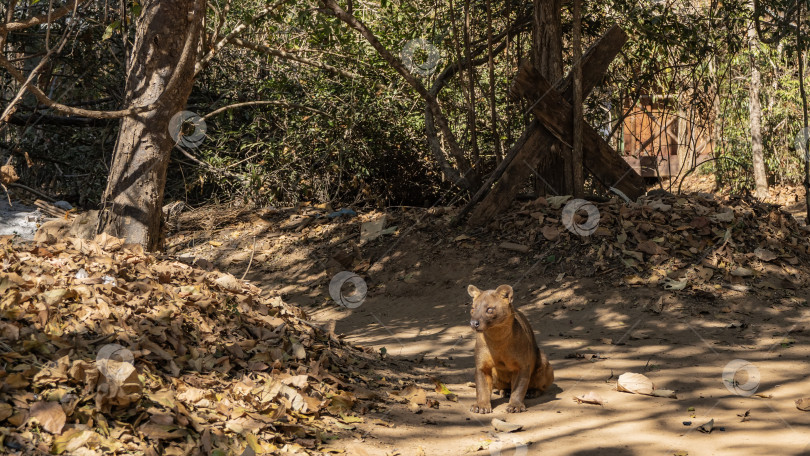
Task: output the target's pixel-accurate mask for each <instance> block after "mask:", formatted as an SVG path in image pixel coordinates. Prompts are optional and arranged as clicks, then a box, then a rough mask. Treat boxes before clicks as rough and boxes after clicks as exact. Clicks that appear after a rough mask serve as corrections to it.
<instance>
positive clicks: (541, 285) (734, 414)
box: [213, 223, 810, 456]
mask: <svg viewBox="0 0 810 456" xmlns="http://www.w3.org/2000/svg"><path fill="white" fill-rule="evenodd" d="M414 227H416V225H414ZM237 231H238V229H237ZM221 234H222V236H224V237H227V236H228V235H231V237H233V236H235V234H234V233H232V232H231V233H221ZM457 236H458V233H455V232H453V233H450V232H449V231H448V230H447V229H445V228H441V227H440V226H439V224H437V225H436V226H434V227H430V226H424V223H423V224H422V225H420V227H419V228H417V229H413V230H402V232H401V233H400V234H399V235H398V236H396V237H385V238H380V240H378V241H374V242H372V243H370V244H368V245H366V246H363V247H362V249H361V250H362V251H361V252H360V258H354V259H353V260H351V258H350V259H349V260H348V261H349V263H352V261H353V264H355V265H356V264H357V263H358V262H361V261H362V260H367V261H369V263H370V266H371V267H370V268H369V269H368V271H367V274H366V276H367V279H366V281H365V282H366V285H367V287H368V292H367V295H366V297H365V300H364V301H362V304H360V305H359V307H357V308H355V309H347V308H345V307H341V306H339V305H337V304H336V303H335V302H334V301H333V300H332V299H331V298H330V297H329V281H330V280H331V278H332V277H334V275H335V274H336V273H337V272H339V271H340V270H341V269H345V268H344V267H343V265H340V264H337V263H336V262H335V261H334V260H329V257H330V255H333V254H334V253H335V252H336V251H338V250H340V249H341V245H340V243H339V242H338V243H337V244H335V239H339V238H340V235H339V233H335V234H334V235H331V236H330V235H324V236H322V237H323V239H326V241H324V242H322V243H318V242H314V241H309V242H308V241H307V240H306V239H302V238H301V237H300V236H299V237H298V238H296V244H295V246H293V247H291V248H285V249H284V250H283V255H281V256H278V255H268V256H266V257H264V258H260V257H257V260H255V261H257V266H255V267H254V268H253V270H252V271H251V272H250V273H249V274H248V278H250V279H251V280H254V281H256V282H260V283H261V284H262V285H263V286H264V287H265V288H266V289H268V290H273V292H278V290H281V292H282V293H283V296H284V298H285V300H286V301H288V302H294V303H296V304H298V305H300V306H301V307H302V308H304V309H305V310H306V311H307V312H308V313H309V315H310V316H311V317H312V318H313V319H314V320H315V321H316V322H317V323H320V324H324V325H328V324H330V323H331V322H334V324H335V326H336V332H337V333H339V334H344V335H345V337H346V338H347V339H349V340H351V341H352V342H354V343H357V344H360V345H363V346H368V347H372V348H373V349H374V350H375V351H377V352H379V351H380V349H383V348H384V349H385V352H386V353H387V356H388V357H390V358H391V359H395V360H399V361H402V364H404V365H405V366H406V368H405V373H404V374H403V376H404V377H405V379H406V380H407V379H408V378H410V379H413V380H414V381H416V383H417V384H418V386H420V387H423V388H425V389H427V390H429V391H431V392H430V393H429V394H428V397H429V398H435V399H438V400H439V408H438V409H432V408H427V409H425V410H424V411H423V412H421V413H420V414H414V413H412V412H411V411H409V410H408V409H407V407H405V406H404V405H403V406H399V405H395V406H392V407H390V408H389V409H388V410H386V411H385V412H371V413H369V414H367V415H366V416H365V423H360V424H358V428H359V429H360V430H361V431H362V435H363V438H358V439H356V440H355V441H341V442H333V445H336V446H339V447H343V448H345V449H346V450H347V453H348V454H351V455H361V456H362V455H396V454H400V455H403V456H410V455H419V454H425V455H429V456H433V455H460V454H473V455H488V454H491V455H497V454H502V455H512V454H514V455H521V454H544V455H577V456H584V455H673V454H689V455H693V456H694V455H748V454H750V455H810V433H808V427H809V426H810V413H807V412H802V411H800V410H798V409H797V408H796V406H795V405H794V400H795V399H798V398H800V397H806V396H808V395H810V378H809V377H808V372H810V323H808V322H810V307H808V301H807V298H808V294H807V292H806V290H802V289H800V290H795V291H794V290H771V289H768V288H763V289H759V288H751V289H747V290H744V291H733V290H723V293H718V294H715V295H707V294H701V293H694V292H693V293H687V292H674V291H666V290H664V289H662V287H660V286H656V287H648V286H637V287H630V286H628V285H627V284H625V283H624V282H622V281H618V282H617V281H616V277H615V274H606V273H596V272H594V270H593V268H591V267H587V265H585V266H583V264H582V262H581V261H577V260H581V258H579V259H577V258H562V259H557V260H556V261H553V262H552V264H549V261H548V258H546V256H545V255H546V254H545V253H544V252H541V251H538V250H537V249H533V250H531V251H530V252H528V253H525V254H522V253H514V252H509V251H506V250H503V249H500V248H498V247H497V244H496V243H493V242H491V241H488V240H486V239H485V237H484V236H483V235H481V237H480V239H479V236H478V234H477V233H476V232H469V233H467V234H465V236H468V238H462V239H461V240H459V238H458V237H457ZM243 239H244V237H243ZM329 239H331V241H329ZM245 243H246V242H243V248H242V251H241V253H239V254H238V255H235V256H229V257H227V258H230V260H229V261H232V262H233V263H232V269H233V271H234V273H235V274H237V273H238V274H237V275H241V273H242V272H243V271H244V261H245V259H246V255H245V249H244V244H245ZM343 250H347V249H343ZM247 251H248V253H249V249H248V250H247ZM355 252H356V250H355ZM225 258H226V257H220V258H219V259H217V258H214V259H213V260H214V262H215V263H217V260H219V261H220V262H224V261H225V260H224V259H225ZM237 260H238V261H241V263H237ZM236 264H238V265H239V266H238V267H236V266H235V265H236ZM468 283H473V284H476V285H477V286H479V287H481V288H494V287H496V286H497V285H499V284H502V283H509V284H512V285H513V287H514V288H515V304H516V305H517V306H518V307H519V308H520V309H521V310H522V311H523V312H524V313H526V315H527V317H528V318H529V320H530V322H531V323H532V325H533V327H534V329H535V333H536V334H537V335H538V341H539V343H540V345H541V348H542V349H544V350H545V351H546V353H547V354H548V356H549V358H550V360H551V363H552V365H553V367H554V369H555V373H556V382H555V386H554V387H553V391H552V392H550V393H547V394H545V395H543V396H542V397H540V398H537V399H533V400H528V401H527V406H528V408H529V409H528V411H527V412H526V413H522V414H507V413H506V412H505V399H503V398H497V397H496V399H495V400H494V401H493V405H494V406H495V411H494V413H493V414H491V415H476V414H472V413H470V412H469V407H470V405H471V404H472V401H473V397H474V389H473V388H472V387H471V385H472V384H471V383H470V382H471V380H472V379H473V358H472V353H473V339H472V332H471V330H470V328H469V326H468V318H469V308H468V306H469V302H470V300H469V298H468V296H467V294H466V286H467V284H468ZM594 355H596V356H594ZM735 360H744V361H747V362H750V364H747V365H745V366H744V367H743V368H741V369H737V371H738V372H737V373H736V377H734V375H733V373H732V375H729V374H728V373H727V374H725V379H726V380H724V369H726V368H727V366H729V363H732V362H734V361H735ZM732 366H733V365H732ZM624 372H638V373H643V374H645V375H647V376H648V377H649V378H651V379H652V380H653V381H654V382H655V383H656V386H657V387H659V388H666V389H672V390H675V391H676V392H677V396H678V398H677V399H665V398H657V397H648V396H640V395H633V394H628V393H620V392H617V391H616V378H617V377H618V376H619V375H621V374H622V373H624ZM757 372H758V375H757ZM746 374H748V375H750V377H746ZM431 377H435V378H437V379H440V380H441V381H442V382H444V383H445V384H446V385H447V386H448V388H449V389H450V390H451V391H452V392H454V393H456V394H457V395H458V402H450V401H448V400H446V399H445V398H444V397H443V396H442V395H440V394H439V393H434V392H432V389H433V383H432V381H431ZM731 378H735V379H736V381H737V382H738V384H737V385H738V388H737V390H736V391H735V384H734V383H733V381H727V380H730V379H731ZM749 380H750V382H749ZM727 385H728V387H727ZM739 385H742V387H744V388H747V391H743V390H741V389H739ZM590 391H593V392H595V393H597V394H599V395H600V396H601V397H602V398H603V399H604V400H605V401H606V403H605V405H604V406H595V405H586V404H578V403H577V402H576V401H575V400H574V397H576V396H579V395H582V394H584V393H588V392H590ZM752 393H758V394H761V395H762V396H765V397H760V396H757V395H752ZM746 411H750V412H749V415H748V418H747V419H746V420H745V421H743V420H742V415H745V413H746ZM492 418H500V419H504V420H507V421H508V422H510V423H518V424H522V425H523V427H524V429H523V430H522V431H520V432H517V433H514V434H508V435H496V433H494V431H493V429H492V426H491V425H490V420H491V419H492ZM374 419H380V420H382V422H385V423H389V424H390V427H389V426H383V425H380V423H381V422H380V421H376V422H375V421H374ZM712 419H713V420H714V430H713V432H711V433H701V432H699V431H698V430H697V427H698V426H700V425H702V424H704V423H706V422H708V421H709V420H712ZM422 450H423V451H424V453H421V452H420V451H422ZM679 452H680V453H679Z"/></svg>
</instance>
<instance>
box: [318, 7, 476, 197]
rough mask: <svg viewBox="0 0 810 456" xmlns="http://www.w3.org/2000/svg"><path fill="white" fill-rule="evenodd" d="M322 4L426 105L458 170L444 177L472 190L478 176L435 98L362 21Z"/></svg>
mask: <svg viewBox="0 0 810 456" xmlns="http://www.w3.org/2000/svg"><path fill="white" fill-rule="evenodd" d="M321 1H322V2H323V4H324V5H325V6H326V7H327V8H329V10H330V11H331V14H332V15H334V16H335V17H336V18H338V19H340V20H341V21H343V22H344V23H346V24H347V25H348V26H349V27H351V28H353V29H355V30H357V31H358V32H359V33H360V35H362V36H363V38H365V39H366V41H368V43H369V44H370V45H371V46H372V47H373V48H374V49H375V50H376V51H377V53H378V54H379V55H380V57H382V58H383V60H385V61H386V62H387V63H388V65H390V66H391V67H392V68H393V69H394V70H396V72H397V73H399V74H400V75H401V76H402V77H403V78H404V79H405V81H406V82H407V83H408V84H409V85H410V86H411V87H412V88H413V89H414V90H415V91H416V92H417V93H418V94H419V95H420V96H421V97H422V99H423V100H424V101H425V103H426V104H427V107H428V109H430V111H431V114H432V115H433V117H434V118H435V121H436V124H437V125H438V126H439V130H440V131H441V132H442V135H443V136H444V139H445V140H446V141H447V144H448V146H449V148H450V154H451V155H452V156H453V158H455V160H456V166H457V167H458V169H459V171H460V172H461V173H460V175H459V173H453V174H451V175H448V176H447V177H448V178H451V179H453V181H454V184H456V185H458V186H460V187H462V188H465V189H468V190H474V189H475V188H476V187H477V186H478V184H479V181H480V178H479V176H478V174H477V173H476V172H475V171H474V170H473V168H472V166H471V164H470V162H469V160H467V157H466V156H465V155H464V151H463V150H462V149H461V146H459V144H458V140H457V139H456V136H455V135H454V134H453V132H452V131H451V130H450V126H449V125H448V123H447V118H446V117H445V116H444V114H443V113H442V110H441V107H439V103H438V101H437V100H436V97H435V96H434V95H433V94H431V93H430V92H428V90H427V89H426V88H425V86H424V85H422V83H421V82H420V81H419V80H418V79H416V77H414V75H413V74H412V73H411V72H410V71H409V70H408V69H407V68H405V65H404V64H403V63H402V61H401V60H400V59H398V58H396V57H394V55H393V54H391V52H389V51H388V49H386V48H385V46H383V45H382V43H380V41H379V40H378V39H377V37H376V36H374V33H372V32H371V30H369V29H368V28H367V27H366V26H365V25H364V24H363V23H362V22H360V21H359V20H358V19H357V18H355V17H354V16H352V15H350V14H348V13H347V12H346V11H344V10H343V8H341V7H340V6H339V5H338V4H337V2H335V0H321Z"/></svg>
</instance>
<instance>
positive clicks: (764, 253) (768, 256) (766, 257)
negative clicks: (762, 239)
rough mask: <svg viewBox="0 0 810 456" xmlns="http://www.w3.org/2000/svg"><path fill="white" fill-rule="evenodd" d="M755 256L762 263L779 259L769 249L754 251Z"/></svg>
mask: <svg viewBox="0 0 810 456" xmlns="http://www.w3.org/2000/svg"><path fill="white" fill-rule="evenodd" d="M754 255H756V256H757V258H759V259H760V260H762V261H773V260H775V259H777V258H778V257H779V256H778V255H777V254H775V253H773V252H771V251H770V250H768V249H762V248H758V249H754Z"/></svg>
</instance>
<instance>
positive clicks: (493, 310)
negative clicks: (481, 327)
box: [487, 307, 495, 314]
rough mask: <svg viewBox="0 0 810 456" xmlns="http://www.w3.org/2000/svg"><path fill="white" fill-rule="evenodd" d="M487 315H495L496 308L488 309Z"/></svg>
mask: <svg viewBox="0 0 810 456" xmlns="http://www.w3.org/2000/svg"><path fill="white" fill-rule="evenodd" d="M487 313H488V314H491V313H495V308H494V307H488V308H487Z"/></svg>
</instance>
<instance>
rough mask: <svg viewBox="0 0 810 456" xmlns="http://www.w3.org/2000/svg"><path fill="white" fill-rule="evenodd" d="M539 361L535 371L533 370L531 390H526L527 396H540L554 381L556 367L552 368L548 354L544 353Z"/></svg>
mask: <svg viewBox="0 0 810 456" xmlns="http://www.w3.org/2000/svg"><path fill="white" fill-rule="evenodd" d="M539 361H540V362H539V363H538V364H537V367H536V368H535V369H534V372H532V378H531V382H530V383H529V390H528V391H527V392H526V397H529V398H532V397H537V396H539V395H540V394H542V393H543V391H545V390H546V389H547V388H548V387H549V386H551V384H552V383H554V369H552V368H551V364H549V362H548V358H546V355H545V354H542V355H541V356H540V360H539Z"/></svg>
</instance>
